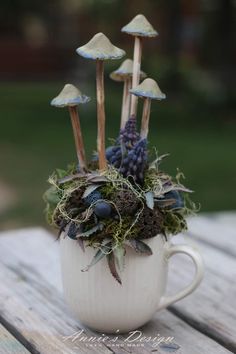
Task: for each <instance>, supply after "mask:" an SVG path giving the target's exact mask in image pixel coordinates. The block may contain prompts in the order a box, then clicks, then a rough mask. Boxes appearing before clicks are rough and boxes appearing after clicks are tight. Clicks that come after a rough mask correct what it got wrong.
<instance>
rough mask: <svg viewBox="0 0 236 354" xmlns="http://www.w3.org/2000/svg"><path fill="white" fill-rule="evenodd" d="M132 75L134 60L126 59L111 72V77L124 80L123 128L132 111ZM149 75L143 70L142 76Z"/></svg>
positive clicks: (121, 124) (121, 125) (121, 126)
mask: <svg viewBox="0 0 236 354" xmlns="http://www.w3.org/2000/svg"><path fill="white" fill-rule="evenodd" d="M132 76H133V60H131V59H126V60H125V61H123V63H122V64H121V65H120V67H119V68H118V69H117V70H115V71H113V72H112V73H111V74H110V78H111V79H112V80H114V81H122V82H124V89H123V101H122V110H121V123H120V128H121V129H123V128H124V127H125V124H126V122H127V120H128V119H129V113H130V98H131V95H130V92H129V90H130V89H131V85H132ZM146 76H147V75H146V74H145V73H144V72H143V71H141V72H140V77H141V78H142V79H144V78H145V77H146Z"/></svg>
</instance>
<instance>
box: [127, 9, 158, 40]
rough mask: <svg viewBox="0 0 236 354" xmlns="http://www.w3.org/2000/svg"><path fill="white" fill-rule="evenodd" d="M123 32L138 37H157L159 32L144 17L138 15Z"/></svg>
mask: <svg viewBox="0 0 236 354" xmlns="http://www.w3.org/2000/svg"><path fill="white" fill-rule="evenodd" d="M121 32H125V33H128V34H131V35H132V36H138V37H156V36H158V32H157V31H156V30H155V29H154V28H153V27H152V25H151V24H150V22H148V20H147V19H146V17H145V16H144V15H141V14H139V15H137V16H135V17H134V18H133V20H131V21H130V22H129V23H128V24H127V25H126V26H124V27H123V28H122V29H121Z"/></svg>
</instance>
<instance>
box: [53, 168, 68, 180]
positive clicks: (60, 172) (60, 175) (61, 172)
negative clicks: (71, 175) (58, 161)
mask: <svg viewBox="0 0 236 354" xmlns="http://www.w3.org/2000/svg"><path fill="white" fill-rule="evenodd" d="M56 173H57V177H58V178H63V177H65V176H67V175H68V171H66V170H62V169H61V168H57V169H56Z"/></svg>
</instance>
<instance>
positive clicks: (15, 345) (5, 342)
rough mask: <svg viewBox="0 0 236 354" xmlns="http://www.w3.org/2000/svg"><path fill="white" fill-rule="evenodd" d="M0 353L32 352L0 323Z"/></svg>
mask: <svg viewBox="0 0 236 354" xmlns="http://www.w3.org/2000/svg"><path fill="white" fill-rule="evenodd" d="M0 354H30V352H29V351H28V350H27V349H26V348H25V347H24V346H23V345H22V344H21V343H20V342H18V340H17V339H16V338H15V337H13V336H12V335H11V333H10V332H8V331H7V330H6V328H5V327H3V326H2V325H1V324H0Z"/></svg>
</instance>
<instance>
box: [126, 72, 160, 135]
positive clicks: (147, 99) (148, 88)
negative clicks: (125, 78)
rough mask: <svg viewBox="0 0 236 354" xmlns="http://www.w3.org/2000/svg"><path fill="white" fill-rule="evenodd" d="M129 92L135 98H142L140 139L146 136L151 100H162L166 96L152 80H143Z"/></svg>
mask: <svg viewBox="0 0 236 354" xmlns="http://www.w3.org/2000/svg"><path fill="white" fill-rule="evenodd" d="M130 92H131V93H132V94H133V95H135V96H136V97H142V98H144V104H143V116H142V123H141V132H140V136H141V138H142V139H144V138H147V136H148V126H149V118H150V110H151V100H163V99H165V98H166V95H165V94H164V93H162V92H161V90H160V88H159V86H158V84H157V83H156V81H154V80H153V79H145V80H144V81H143V82H142V83H141V84H140V85H138V86H137V87H135V88H132V89H131V90H130Z"/></svg>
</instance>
